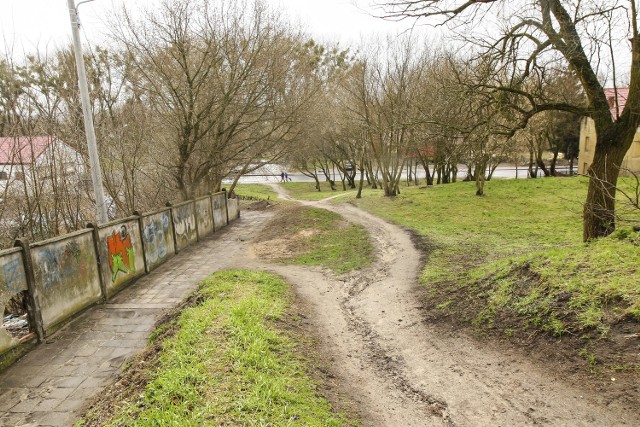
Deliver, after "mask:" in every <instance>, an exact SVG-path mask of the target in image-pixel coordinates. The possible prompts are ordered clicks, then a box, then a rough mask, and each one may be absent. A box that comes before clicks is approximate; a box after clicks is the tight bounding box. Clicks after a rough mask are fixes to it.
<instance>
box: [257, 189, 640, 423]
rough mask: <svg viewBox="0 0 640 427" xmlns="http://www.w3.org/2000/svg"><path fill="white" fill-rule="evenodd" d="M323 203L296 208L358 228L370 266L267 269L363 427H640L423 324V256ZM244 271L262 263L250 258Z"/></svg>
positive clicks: (375, 221) (545, 377)
mask: <svg viewBox="0 0 640 427" xmlns="http://www.w3.org/2000/svg"><path fill="white" fill-rule="evenodd" d="M273 187H274V189H275V190H276V191H278V193H279V195H280V197H281V198H284V199H288V200H292V199H291V198H290V197H289V196H288V195H287V194H286V193H285V192H284V190H283V189H282V188H281V187H280V186H278V185H273ZM327 201H328V199H325V200H321V201H318V202H307V201H300V203H302V204H304V205H307V206H313V207H320V208H324V209H328V210H331V211H334V212H336V213H339V214H340V215H342V216H343V217H344V218H345V219H347V220H348V221H351V222H353V223H357V224H361V225H362V226H364V227H365V228H366V229H367V230H368V231H369V234H370V236H371V238H372V240H373V243H374V246H375V251H376V254H377V255H376V260H375V262H374V263H373V265H372V266H370V267H368V268H366V269H363V270H360V271H356V272H353V273H350V274H348V275H345V276H340V277H336V276H334V275H333V274H331V273H330V272H327V271H326V270H323V269H316V268H308V267H292V266H278V265H269V266H268V267H266V268H267V269H268V270H271V271H274V272H276V273H278V274H280V275H282V276H284V277H285V278H286V279H287V280H288V281H289V282H290V283H292V284H293V285H294V287H295V292H296V294H297V295H298V297H299V300H300V301H301V304H302V305H303V306H304V315H305V319H306V321H307V322H308V323H309V324H310V328H311V329H312V330H313V333H314V335H315V336H316V337H317V338H318V340H319V342H320V344H319V346H320V351H321V353H322V354H323V355H324V356H325V357H326V359H327V361H328V365H329V370H330V373H329V375H328V376H329V378H332V379H333V380H332V383H333V386H334V387H335V392H336V393H337V394H346V395H347V396H349V399H350V400H351V401H352V402H353V405H355V407H356V411H357V412H358V414H359V416H360V417H361V419H362V422H363V425H365V426H390V427H398V426H406V427H411V426H528V425H536V426H537V425H543V426H623V425H629V426H637V425H640V411H638V408H637V407H635V406H633V405H632V404H630V403H628V401H626V403H625V401H624V400H622V399H615V396H614V397H612V395H611V393H609V394H602V393H592V392H590V391H589V387H580V386H579V385H576V384H575V382H574V383H573V384H572V383H570V382H569V381H565V380H564V379H563V378H558V377H557V374H554V371H553V370H549V369H546V368H545V366H542V365H540V364H536V363H535V362H532V361H531V359H529V358H527V357H526V356H524V355H523V354H522V353H519V352H518V351H517V350H516V349H513V350H509V349H508V348H507V349H498V348H496V347H495V346H487V345H483V343H482V342H480V341H479V340H478V339H477V338H474V337H470V336H467V335H465V334H464V333H463V332H456V331H451V330H443V328H438V327H437V325H430V324H429V323H428V322H427V321H426V320H425V316H424V312H425V308H424V307H423V306H422V305H421V300H422V298H421V295H423V294H422V293H423V292H424V288H422V287H421V286H419V285H418V275H419V272H420V269H421V266H422V263H423V261H422V259H421V256H422V254H421V253H420V251H418V250H417V249H416V247H415V245H414V243H413V242H412V238H411V236H410V234H409V233H408V232H406V231H404V230H402V229H401V228H399V227H398V226H396V225H393V224H390V223H387V222H386V221H384V220H382V219H380V218H378V217H375V216H373V215H370V214H368V213H366V212H364V211H362V210H360V209H358V208H356V207H354V206H352V205H348V204H342V205H339V206H336V205H332V204H330V203H327ZM250 264H255V266H256V267H257V266H259V265H261V264H263V263H262V261H261V260H259V259H258V258H257V256H256V255H254V256H253V260H252V262H250ZM556 372H557V371H556Z"/></svg>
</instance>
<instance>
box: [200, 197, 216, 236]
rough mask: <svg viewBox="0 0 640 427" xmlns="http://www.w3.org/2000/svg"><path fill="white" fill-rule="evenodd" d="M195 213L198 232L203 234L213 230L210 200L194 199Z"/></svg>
mask: <svg viewBox="0 0 640 427" xmlns="http://www.w3.org/2000/svg"><path fill="white" fill-rule="evenodd" d="M196 214H197V215H198V233H200V235H202V236H204V235H206V234H208V233H210V232H212V231H213V220H212V217H211V201H210V200H209V198H206V199H204V200H198V201H196Z"/></svg>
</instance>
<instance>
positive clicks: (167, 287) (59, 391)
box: [0, 212, 270, 426]
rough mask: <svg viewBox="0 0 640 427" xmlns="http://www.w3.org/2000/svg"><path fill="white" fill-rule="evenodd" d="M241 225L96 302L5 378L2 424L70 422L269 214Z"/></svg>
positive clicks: (0, 391) (0, 397)
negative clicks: (107, 299) (214, 255)
mask: <svg viewBox="0 0 640 427" xmlns="http://www.w3.org/2000/svg"><path fill="white" fill-rule="evenodd" d="M247 217H248V219H247V220H245V221H243V222H237V223H236V224H238V225H237V226H234V227H228V228H225V230H224V231H223V232H217V233H214V234H212V235H211V236H210V237H208V238H206V239H205V240H203V241H202V242H200V243H199V244H198V245H192V246H190V247H189V248H187V249H185V250H183V251H181V252H180V254H179V255H177V256H176V257H173V258H171V259H170V260H168V261H167V262H166V263H164V264H163V265H161V266H159V267H158V268H157V269H155V270H154V271H153V272H151V273H150V274H148V275H146V276H144V277H142V278H140V279H139V280H137V281H136V283H134V284H133V285H131V286H130V287H128V288H126V289H124V290H123V291H122V292H120V293H118V295H116V296H115V297H114V298H113V299H112V300H111V301H110V302H109V303H108V304H105V305H101V306H96V307H92V308H91V309H89V310H87V311H86V312H85V313H84V314H82V315H81V316H79V317H78V318H76V319H74V320H73V321H72V322H70V323H68V324H67V325H65V326H64V327H63V328H62V329H60V330H59V331H58V332H56V333H55V334H54V335H52V336H50V337H47V339H46V344H43V345H41V346H39V347H37V348H36V349H34V350H33V351H31V352H30V353H29V354H27V355H25V356H24V357H23V358H22V359H21V360H19V361H18V362H16V363H15V364H14V365H13V366H11V367H10V368H8V369H7V371H6V372H5V373H4V374H3V375H0V426H21V425H22V426H26V425H29V426H70V425H73V423H74V421H75V419H76V418H77V416H76V415H77V413H79V412H78V411H80V410H83V409H84V407H85V405H86V404H87V403H88V401H89V400H90V399H91V398H92V397H93V396H94V395H96V393H98V392H99V391H100V390H101V389H102V388H103V387H104V386H105V385H107V384H109V383H111V382H112V381H114V380H115V378H117V375H118V374H119V372H120V370H121V368H122V366H123V364H124V363H126V362H127V360H130V359H131V358H133V357H134V356H135V354H136V352H137V351H138V350H140V349H142V348H144V347H145V346H146V343H147V338H148V336H149V333H150V332H151V331H152V330H153V329H154V327H155V325H156V322H157V320H158V319H160V318H161V317H162V315H163V314H164V313H165V312H166V310H167V309H171V308H174V307H175V306H176V305H178V304H179V303H181V302H182V300H183V299H184V297H185V296H186V295H187V294H188V293H189V292H191V291H192V290H193V289H195V288H196V287H197V285H198V283H199V282H200V281H201V280H202V279H203V278H205V277H206V276H208V275H209V274H211V273H212V272H214V271H216V270H219V269H221V268H225V267H226V266H229V265H231V261H232V258H233V257H232V256H229V257H225V258H224V259H221V258H215V259H213V258H212V256H211V254H212V253H227V254H232V253H234V251H235V253H237V254H239V255H242V256H244V253H243V252H241V250H243V249H240V248H238V249H235V248H234V247H237V245H236V244H235V243H234V242H235V241H237V240H238V239H237V236H238V235H239V236H244V237H242V239H243V240H248V239H249V237H247V236H251V235H253V234H255V231H256V230H257V229H258V227H260V226H261V224H262V223H263V222H264V221H266V220H267V219H268V218H269V217H270V215H265V214H264V213H262V212H251V213H249V214H248V215H247Z"/></svg>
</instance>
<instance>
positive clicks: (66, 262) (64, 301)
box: [31, 230, 102, 331]
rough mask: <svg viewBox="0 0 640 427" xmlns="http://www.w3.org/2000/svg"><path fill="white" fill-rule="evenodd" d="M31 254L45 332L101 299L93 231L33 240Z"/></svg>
mask: <svg viewBox="0 0 640 427" xmlns="http://www.w3.org/2000/svg"><path fill="white" fill-rule="evenodd" d="M31 257H32V260H33V266H34V274H35V286H36V288H37V290H38V304H39V306H40V311H41V313H42V321H43V327H44V329H45V331H47V330H49V329H50V328H51V327H53V326H55V325H56V324H57V323H59V322H61V321H62V320H64V319H66V318H68V317H71V316H72V315H74V314H75V313H77V312H79V311H81V310H82V309H84V308H86V307H87V306H89V305H92V304H94V303H96V302H97V301H98V300H100V298H101V296H102V291H101V288H100V272H99V271H98V256H97V254H96V250H95V246H94V242H93V231H92V230H83V231H79V232H76V233H72V234H70V235H67V236H63V237H61V238H56V239H51V240H47V241H44V242H40V243H34V244H33V245H31Z"/></svg>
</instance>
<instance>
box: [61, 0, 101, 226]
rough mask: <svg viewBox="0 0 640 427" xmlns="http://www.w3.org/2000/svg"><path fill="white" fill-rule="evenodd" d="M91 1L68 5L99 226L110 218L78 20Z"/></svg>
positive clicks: (85, 0) (70, 2) (69, 3)
mask: <svg viewBox="0 0 640 427" xmlns="http://www.w3.org/2000/svg"><path fill="white" fill-rule="evenodd" d="M90 1H93V0H84V1H81V2H79V3H78V4H77V5H76V4H75V3H74V0H67V4H68V7H69V18H70V19H71V31H72V33H73V51H74V53H75V57H76V68H77V70H78V86H79V88H80V101H81V104H82V115H83V116H84V132H85V134H86V136H87V147H88V151H89V168H90V169H91V182H92V183H93V194H94V197H95V199H96V213H97V219H98V223H99V224H104V223H105V222H107V221H108V220H109V216H108V215H107V205H106V203H105V197H104V189H103V188H102V170H101V169H100V157H99V156H98V146H97V144H96V132H95V129H94V128H93V116H92V115H91V103H90V101H89V86H88V84H87V73H86V71H85V69H84V56H83V55H82V44H81V43H80V19H79V18H78V6H80V5H81V4H82V3H88V2H90Z"/></svg>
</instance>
